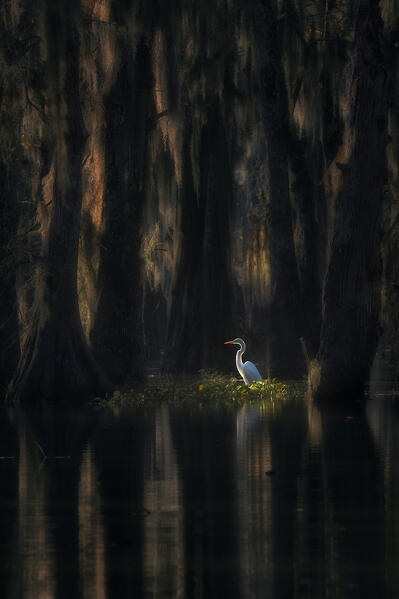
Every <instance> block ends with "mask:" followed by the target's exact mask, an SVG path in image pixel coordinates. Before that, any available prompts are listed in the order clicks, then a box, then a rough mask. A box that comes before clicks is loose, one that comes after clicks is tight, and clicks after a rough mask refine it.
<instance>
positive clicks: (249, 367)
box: [224, 337, 263, 385]
mask: <svg viewBox="0 0 399 599" xmlns="http://www.w3.org/2000/svg"><path fill="white" fill-rule="evenodd" d="M228 343H233V344H234V345H239V346H240V349H239V350H238V351H237V354H236V365H237V370H238V372H239V373H240V374H241V376H242V378H243V379H244V381H245V384H246V385H251V384H252V383H256V382H257V381H263V379H262V377H261V375H260V372H259V370H258V369H257V368H256V366H255V364H252V362H243V361H242V354H243V353H244V352H245V350H246V345H245V342H244V341H243V339H241V338H240V337H237V339H233V341H225V343H224V344H225V345H227V344H228Z"/></svg>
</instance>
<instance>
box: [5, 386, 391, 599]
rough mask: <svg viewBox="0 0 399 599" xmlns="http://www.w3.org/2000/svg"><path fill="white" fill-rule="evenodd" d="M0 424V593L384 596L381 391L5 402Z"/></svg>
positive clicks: (387, 457)
mask: <svg viewBox="0 0 399 599" xmlns="http://www.w3.org/2000/svg"><path fill="white" fill-rule="evenodd" d="M0 429H1V430H0V456H1V459H0V526H1V528H0V530H1V536H0V553H1V555H0V585H1V592H0V596H1V597H6V598H16V599H20V598H24V599H25V598H32V599H36V598H37V599H39V598H40V599H41V598H43V599H52V598H54V599H56V598H57V599H58V598H64V597H65V598H68V599H74V598H79V597H84V598H87V599H89V598H90V599H103V598H104V599H105V598H113V599H124V598H125V597H126V598H127V597H129V598H131V597H132V598H133V597H145V598H158V597H159V598H167V597H173V598H188V597H196V598H199V599H200V598H201V599H202V598H204V599H211V598H213V597H215V598H223V597H228V598H231V599H232V598H236V597H237V598H238V597H240V598H261V597H262V598H263V597H281V598H285V597H287V598H290V597H317V598H320V597H337V598H342V597H359V598H360V597H361V598H363V597H398V596H399V402H398V403H397V404H396V405H395V403H394V402H393V401H392V400H391V399H390V398H387V397H377V398H376V399H374V400H373V401H368V402H367V407H366V409H363V408H362V407H361V405H357V406H356V407H351V408H349V407H348V408H332V407H326V406H325V407H317V406H314V405H312V404H309V403H307V402H305V401H298V400H297V401H295V402H294V401H293V402H289V403H286V404H284V405H283V406H282V407H279V408H277V407H275V408H274V409H271V407H270V405H268V404H263V405H257V406H250V405H247V406H244V407H235V406H225V407H220V406H219V407H216V406H215V407H209V406H207V407H204V406H202V407H201V406H200V405H198V406H195V407H194V406H193V405H187V406H168V405H162V406H159V407H157V408H134V409H129V410H127V409H126V410H122V411H119V412H118V411H115V412H114V413H111V412H109V413H104V412H95V411H93V410H88V409H85V410H81V409H76V408H73V407H69V408H64V407H63V408H47V409H46V410H38V411H35V412H33V413H32V414H28V413H26V412H24V411H23V410H20V409H8V410H7V411H4V412H2V413H1V415H0ZM44 454H45V455H46V456H47V457H46V458H44Z"/></svg>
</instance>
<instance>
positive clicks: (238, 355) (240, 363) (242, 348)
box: [236, 343, 246, 372]
mask: <svg viewBox="0 0 399 599" xmlns="http://www.w3.org/2000/svg"><path fill="white" fill-rule="evenodd" d="M245 349H246V348H245V343H244V344H243V345H240V349H239V350H238V351H237V353H236V365H237V369H238V371H239V372H240V369H241V368H242V367H243V366H244V363H243V361H242V355H243V353H244V352H245Z"/></svg>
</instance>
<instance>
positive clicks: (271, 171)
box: [254, 0, 303, 368]
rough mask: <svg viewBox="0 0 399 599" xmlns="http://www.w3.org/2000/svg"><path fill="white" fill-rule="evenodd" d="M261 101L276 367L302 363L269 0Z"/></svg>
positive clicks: (260, 9)
mask: <svg viewBox="0 0 399 599" xmlns="http://www.w3.org/2000/svg"><path fill="white" fill-rule="evenodd" d="M254 30H255V36H256V42H257V47H258V62H259V77H260V88H259V93H260V100H261V107H262V115H263V126H264V132H265V142H266V145H267V160H268V177H269V180H268V184H269V204H268V231H269V249H270V297H269V310H268V313H269V317H268V325H267V326H268V336H269V342H270V347H271V354H272V355H271V363H272V365H273V366H277V367H279V366H282V365H283V364H284V365H285V366H287V365H289V366H290V367H291V368H292V367H295V366H298V365H299V364H302V362H303V360H302V354H301V350H300V344H299V337H300V335H301V331H302V325H303V323H302V322H301V320H303V317H302V311H301V305H302V298H301V292H300V284H299V277H298V269H297V264H296V258H295V247H294V240H293V223H292V210H291V203H290V184H289V175H288V167H289V152H290V142H291V134H290V123H289V111H288V97H287V89H286V85H285V81H284V73H283V67H282V63H281V50H280V41H279V36H278V21H277V17H276V14H275V10H274V7H273V3H272V2H270V0H264V1H262V0H260V1H259V2H258V3H257V4H256V10H255V11H254Z"/></svg>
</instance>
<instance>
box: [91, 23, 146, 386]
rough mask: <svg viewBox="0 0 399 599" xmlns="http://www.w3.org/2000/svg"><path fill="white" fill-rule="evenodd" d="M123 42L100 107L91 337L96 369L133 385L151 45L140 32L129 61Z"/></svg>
mask: <svg viewBox="0 0 399 599" xmlns="http://www.w3.org/2000/svg"><path fill="white" fill-rule="evenodd" d="M130 43H131V42H129V40H126V41H124V44H125V45H124V48H123V51H122V58H121V67H120V72H119V74H118V76H117V78H116V81H115V84H114V85H113V87H112V89H111V91H110V94H109V96H108V98H107V99H106V102H105V110H106V126H107V132H106V141H105V143H106V148H105V156H106V157H105V162H106V167H105V168H106V174H105V176H106V198H105V206H104V219H105V232H104V235H103V237H102V240H101V245H102V252H101V257H100V270H99V286H100V298H99V303H98V309H97V314H96V318H95V322H94V327H93V330H92V332H91V342H92V345H93V349H94V352H95V355H96V357H97V359H98V361H99V363H100V364H101V365H102V366H103V368H104V369H105V371H106V372H107V374H108V376H109V377H110V378H111V379H112V380H113V381H115V382H118V383H121V382H123V381H125V380H127V379H137V378H140V377H142V375H143V371H144V368H143V363H142V358H143V343H144V334H143V307H142V295H143V289H142V264H141V257H140V242H141V240H140V227H141V217H142V209H143V205H144V202H145V197H146V195H145V194H146V189H145V180H146V179H145V178H146V175H147V165H148V161H149V155H148V140H149V134H150V129H151V126H152V123H153V122H154V119H155V106H154V103H153V94H152V93H151V90H152V88H153V87H154V77H153V73H152V63H151V52H152V41H151V38H150V39H148V37H147V32H146V34H145V35H143V36H142V38H141V40H140V42H139V44H138V46H137V50H136V55H135V56H134V57H133V55H132V52H131V50H130V47H129V46H130Z"/></svg>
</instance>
